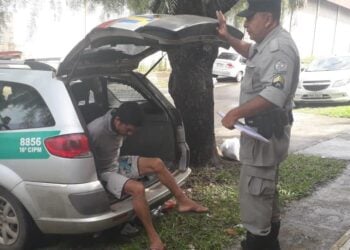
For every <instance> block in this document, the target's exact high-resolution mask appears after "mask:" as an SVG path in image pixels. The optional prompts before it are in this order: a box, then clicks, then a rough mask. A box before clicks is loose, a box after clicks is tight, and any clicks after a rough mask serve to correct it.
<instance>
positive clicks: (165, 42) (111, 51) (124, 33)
mask: <svg viewBox="0 0 350 250" xmlns="http://www.w3.org/2000/svg"><path fill="white" fill-rule="evenodd" d="M217 25H218V23H217V20H216V19H213V18H209V17H203V16H195V15H141V16H131V17H125V18H119V19H114V20H110V21H107V22H104V23H102V24H100V25H98V26H97V27H96V28H94V29H93V30H92V31H91V32H90V33H89V34H87V35H86V37H85V38H84V39H83V40H82V41H80V42H79V43H78V44H77V45H76V46H75V47H74V48H73V49H72V50H71V51H70V52H69V54H68V55H67V56H66V58H65V59H64V60H63V61H62V63H61V64H60V66H59V68H58V72H57V76H59V77H61V78H63V79H64V78H68V76H70V77H72V76H73V75H82V74H85V73H89V72H91V69H92V68H93V69H96V68H99V70H101V71H103V70H105V71H106V72H111V71H113V72H126V71H130V70H133V69H135V68H137V66H138V64H139V62H140V61H141V60H142V59H143V58H145V57H147V56H148V55H150V54H152V53H154V52H156V51H158V50H166V49H167V48H169V47H174V46H179V45H183V44H189V43H195V42H205V43H215V44H218V45H219V46H228V44H227V43H225V42H224V41H223V40H221V39H220V38H219V37H218V36H217V30H216V27H217ZM228 30H229V32H230V33H231V35H233V36H235V37H237V38H239V39H242V37H243V33H242V32H241V31H239V30H237V29H235V28H234V27H233V26H229V25H228ZM101 66H102V67H101Z"/></svg>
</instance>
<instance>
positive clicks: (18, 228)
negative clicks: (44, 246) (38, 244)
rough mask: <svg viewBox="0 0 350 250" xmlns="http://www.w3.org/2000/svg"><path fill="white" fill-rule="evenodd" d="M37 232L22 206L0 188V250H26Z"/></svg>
mask: <svg viewBox="0 0 350 250" xmlns="http://www.w3.org/2000/svg"><path fill="white" fill-rule="evenodd" d="M37 231H38V229H37V228H36V227H35V225H34V222H33V221H32V219H31V217H30V216H29V214H28V212H27V211H26V210H25V208H24V207H23V206H22V204H21V203H20V202H19V201H18V200H17V199H16V198H15V197H14V196H13V195H11V194H10V193H9V192H8V191H6V190H5V189H3V188H1V187H0V249H28V248H30V246H31V245H32V244H31V243H32V242H34V241H35V239H34V237H33V236H34V232H37Z"/></svg>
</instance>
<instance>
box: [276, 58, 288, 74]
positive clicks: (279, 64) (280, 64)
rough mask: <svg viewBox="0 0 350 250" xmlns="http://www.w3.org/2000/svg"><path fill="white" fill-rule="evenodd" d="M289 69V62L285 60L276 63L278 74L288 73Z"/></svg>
mask: <svg viewBox="0 0 350 250" xmlns="http://www.w3.org/2000/svg"><path fill="white" fill-rule="evenodd" d="M287 68H288V64H287V62H285V61H283V60H278V61H277V62H276V63H275V70H276V71H277V72H286V71H287Z"/></svg>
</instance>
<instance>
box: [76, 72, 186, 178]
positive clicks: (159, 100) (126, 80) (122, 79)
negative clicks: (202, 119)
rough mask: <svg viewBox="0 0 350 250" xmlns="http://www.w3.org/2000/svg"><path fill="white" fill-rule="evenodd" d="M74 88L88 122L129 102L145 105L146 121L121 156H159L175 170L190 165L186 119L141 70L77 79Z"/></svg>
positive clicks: (126, 144) (124, 147)
mask: <svg viewBox="0 0 350 250" xmlns="http://www.w3.org/2000/svg"><path fill="white" fill-rule="evenodd" d="M70 88H71V92H72V95H73V96H74V99H75V101H76V106H77V108H78V110H79V111H80V113H81V117H80V118H81V120H82V123H83V124H84V123H85V125H87V124H88V123H89V122H91V121H93V120H94V119H96V118H98V117H100V116H102V115H104V114H105V113H106V112H107V111H108V110H109V109H112V108H118V107H119V106H120V105H121V103H123V102H126V101H134V102H137V103H138V104H139V105H140V106H141V107H142V109H143V111H144V114H145V120H144V123H143V125H142V126H141V127H140V128H139V129H138V130H137V131H136V133H135V134H134V135H132V136H129V137H127V138H126V139H125V141H124V144H123V146H122V148H121V155H139V156H143V157H159V158H161V159H162V160H163V161H164V162H165V163H166V165H167V167H168V169H169V170H170V171H171V172H173V171H175V170H176V169H179V168H181V169H185V168H187V166H188V158H189V152H188V149H187V145H186V144H185V142H184V141H182V139H181V138H177V130H179V129H182V122H181V120H180V118H179V117H178V115H177V114H176V112H177V111H176V110H175V109H174V108H169V107H172V105H171V104H170V103H169V101H168V100H166V98H164V96H163V95H162V94H161V93H160V92H159V90H158V89H156V88H155V87H154V86H153V85H152V84H151V83H150V82H149V81H148V80H147V78H144V77H143V76H142V75H140V74H137V73H124V74H118V75H117V76H107V75H104V76H95V77H88V78H82V79H76V80H74V81H72V82H71V83H70ZM183 147H185V150H183V149H184V148H183ZM186 149H187V150H186ZM92 150H93V149H92ZM186 151H187V152H186ZM184 154H185V155H184ZM184 160H185V162H183V161H184ZM180 162H181V163H180ZM180 164H182V165H181V166H180ZM154 180H155V178H153V177H150V178H144V181H145V184H146V185H149V184H151V183H152V182H153V181H154Z"/></svg>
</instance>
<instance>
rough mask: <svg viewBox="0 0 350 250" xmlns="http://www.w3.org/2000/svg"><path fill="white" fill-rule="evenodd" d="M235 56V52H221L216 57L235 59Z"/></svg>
mask: <svg viewBox="0 0 350 250" xmlns="http://www.w3.org/2000/svg"><path fill="white" fill-rule="evenodd" d="M237 57H238V55H237V54H233V53H226V52H223V53H221V54H220V55H219V56H218V58H220V59H229V60H236V59H237Z"/></svg>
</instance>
